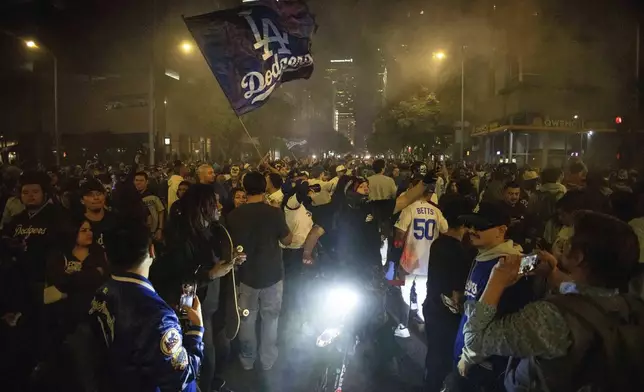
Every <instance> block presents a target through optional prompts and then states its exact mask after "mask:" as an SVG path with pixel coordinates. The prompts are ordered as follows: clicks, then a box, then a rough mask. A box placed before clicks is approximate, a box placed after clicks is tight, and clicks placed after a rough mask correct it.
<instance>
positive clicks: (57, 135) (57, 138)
mask: <svg viewBox="0 0 644 392" xmlns="http://www.w3.org/2000/svg"><path fill="white" fill-rule="evenodd" d="M49 53H51V57H53V58H54V145H55V148H56V166H59V167H60V156H61V151H60V133H59V131H58V58H57V57H56V55H54V53H53V52H51V51H50V52H49Z"/></svg>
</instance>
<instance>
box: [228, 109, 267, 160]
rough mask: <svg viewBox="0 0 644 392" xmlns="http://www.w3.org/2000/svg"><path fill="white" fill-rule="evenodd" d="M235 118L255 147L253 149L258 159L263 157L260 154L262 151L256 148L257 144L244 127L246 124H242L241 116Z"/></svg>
mask: <svg viewBox="0 0 644 392" xmlns="http://www.w3.org/2000/svg"><path fill="white" fill-rule="evenodd" d="M233 111H234V110H233ZM237 119H238V120H239V123H240V124H241V126H242V128H244V132H246V136H248V140H249V141H250V142H251V144H252V145H253V147H255V151H257V156H259V159H264V157H263V156H262V153H261V152H259V148H257V145H256V144H255V142H254V141H253V138H252V137H251V136H250V133H249V132H248V129H246V124H244V121H243V120H242V118H241V117H240V116H237Z"/></svg>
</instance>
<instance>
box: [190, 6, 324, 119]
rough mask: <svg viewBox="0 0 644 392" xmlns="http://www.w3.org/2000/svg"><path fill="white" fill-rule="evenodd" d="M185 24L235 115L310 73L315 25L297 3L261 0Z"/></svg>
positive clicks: (305, 9)
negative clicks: (281, 86)
mask: <svg viewBox="0 0 644 392" xmlns="http://www.w3.org/2000/svg"><path fill="white" fill-rule="evenodd" d="M184 21H185V23H186V25H187V26H188V29H189V30H190V32H191V33H192V36H193V37H194V39H195V41H196V43H197V45H198V46H199V48H200V49H201V52H202V54H203V55H204V57H205V58H206V61H207V62H208V65H209V66H210V69H211V70H212V73H213V74H214V75H215V77H216V78H217V81H218V82H219V84H220V85H221V88H222V90H223V91H224V93H225V94H226V97H227V98H228V100H229V101H230V104H231V106H232V108H233V110H234V111H235V113H236V114H237V115H238V116H239V115H242V114H244V113H248V112H250V111H252V110H255V109H257V108H259V107H260V106H262V105H263V104H264V103H265V102H266V101H267V100H268V98H269V97H270V95H271V93H272V92H273V91H274V90H275V89H276V88H277V87H278V86H279V85H280V84H281V83H283V82H288V81H290V80H294V79H308V78H309V77H310V76H311V73H312V72H313V57H312V56H311V51H310V49H311V35H312V34H313V32H314V30H315V28H316V25H315V20H314V18H313V16H312V15H311V13H310V12H309V10H308V8H307V6H306V4H304V3H303V2H302V1H301V0H291V1H288V0H286V1H285V0H282V1H279V2H278V1H275V0H260V1H256V2H253V3H247V4H244V5H242V6H240V7H238V8H234V9H229V10H223V11H215V12H212V13H209V14H204V15H197V16H192V17H188V18H184Z"/></svg>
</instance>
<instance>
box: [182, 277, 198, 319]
mask: <svg viewBox="0 0 644 392" xmlns="http://www.w3.org/2000/svg"><path fill="white" fill-rule="evenodd" d="M194 299H195V285H193V284H182V285H181V297H180V298H179V312H180V313H181V316H186V315H187V313H186V311H185V310H183V307H184V306H187V307H189V308H191V307H192V302H193V301H194Z"/></svg>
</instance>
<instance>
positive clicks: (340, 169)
mask: <svg viewBox="0 0 644 392" xmlns="http://www.w3.org/2000/svg"><path fill="white" fill-rule="evenodd" d="M342 171H347V168H346V167H344V165H338V167H336V168H335V172H336V173H339V172H342Z"/></svg>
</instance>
